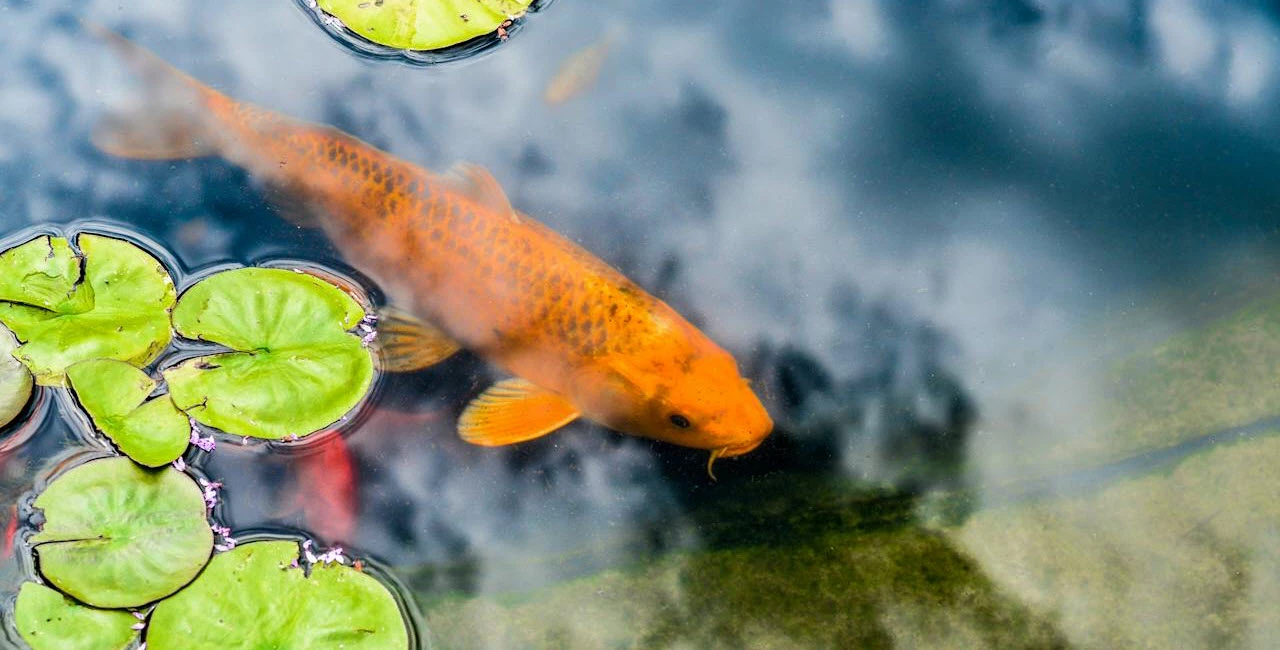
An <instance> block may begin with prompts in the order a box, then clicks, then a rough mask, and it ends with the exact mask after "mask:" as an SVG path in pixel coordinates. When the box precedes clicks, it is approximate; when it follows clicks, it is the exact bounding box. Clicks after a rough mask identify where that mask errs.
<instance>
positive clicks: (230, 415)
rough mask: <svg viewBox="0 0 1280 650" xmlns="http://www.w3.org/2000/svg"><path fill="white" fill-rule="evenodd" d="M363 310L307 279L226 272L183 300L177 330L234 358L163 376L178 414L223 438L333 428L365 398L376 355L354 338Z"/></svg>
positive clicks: (201, 361)
mask: <svg viewBox="0 0 1280 650" xmlns="http://www.w3.org/2000/svg"><path fill="white" fill-rule="evenodd" d="M363 318H364V309H363V308H361V307H360V304H359V303H357V302H356V301H355V300H353V299H352V298H351V296H348V295H347V294H346V293H344V292H343V291H342V290H341V289H338V288H337V287H335V286H333V285H331V284H329V283H327V282H325V281H323V280H321V279H319V278H317V277H314V276H312V275H308V274H305V273H297V272H294V271H288V270H283V269H260V268H245V269H236V270H234V271H225V272H223V273H219V274H217V275H214V276H212V277H210V278H208V279H206V280H203V281H201V282H200V283H198V284H196V285H195V286H194V287H191V288H190V289H188V290H187V291H186V292H185V293H183V295H182V297H181V299H180V300H179V301H178V306H177V307H176V308H174V311H173V325H174V328H175V329H177V331H178V333H179V334H181V335H182V336H185V337H187V338H191V339H200V340H204V341H210V342H214V343H219V344H221V345H225V346H227V347H229V348H231V349H232V350H236V351H235V352H228V353H223V354H215V355H211V356H206V357H200V358H196V359H191V360H188V361H186V362H184V363H182V364H180V365H178V366H176V367H174V368H170V369H169V370H166V371H165V373H164V375H165V379H166V380H167V381H168V384H169V394H170V396H171V398H172V399H173V402H174V404H176V405H177V406H178V408H180V409H182V410H184V411H186V412H187V413H188V414H189V415H191V417H193V418H195V419H196V420H197V421H199V422H201V423H202V424H206V425H208V426H211V427H216V428H218V429H221V430H223V431H226V432H227V433H231V434H235V435H241V436H253V437H257V438H267V439H275V440H278V439H281V438H286V437H289V436H291V435H297V436H304V435H307V434H310V433H314V432H315V431H319V430H320V429H323V428H325V427H327V426H328V425H330V424H333V423H334V422H336V421H337V420H338V419H339V418H341V417H342V416H343V415H344V414H346V413H347V412H348V411H350V410H351V409H352V408H353V407H355V405H356V404H358V403H359V402H360V400H361V399H362V398H363V397H364V395H365V393H366V392H368V390H369V386H370V385H371V384H372V382H373V357H372V355H371V354H370V352H369V350H368V349H366V348H365V347H364V346H363V344H362V343H361V341H360V339H359V338H358V337H356V336H355V335H353V334H351V333H350V332H349V330H351V329H352V328H354V327H355V326H356V325H357V324H359V322H360V321H361V319H363Z"/></svg>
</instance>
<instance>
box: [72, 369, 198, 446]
mask: <svg viewBox="0 0 1280 650" xmlns="http://www.w3.org/2000/svg"><path fill="white" fill-rule="evenodd" d="M67 379H68V380H70V382H71V388H72V389H73V390H74V391H75V394H76V399H78V400H79V401H80V405H81V406H83V407H84V410H85V411H86V412H87V413H88V414H89V417H91V418H93V423H94V425H96V426H97V427H98V429H100V430H101V431H102V432H103V433H105V434H107V437H108V438H111V441H112V442H114V443H116V446H117V447H119V448H120V451H122V452H124V453H125V455H127V456H129V457H130V458H132V459H134V460H135V461H137V462H139V463H141V464H143V465H146V466H148V467H159V466H161V465H164V464H167V463H171V462H173V461H174V460H175V459H176V458H178V457H179V456H181V455H182V452H184V451H186V449H187V444H188V441H189V440H190V439H191V422H190V420H188V419H187V416H186V415H184V414H183V413H182V412H181V411H179V410H178V407H176V406H174V405H173V401H172V400H170V399H169V396H167V395H163V396H160V397H157V398H155V399H153V400H150V401H146V399H147V397H148V396H149V395H151V392H152V391H154V390H155V389H156V382H155V381H153V380H152V379H151V378H150V377H148V376H147V374H146V373H145V372H142V371H141V370H139V369H137V368H135V367H133V366H131V365H129V364H127V363H125V362H123V361H114V360H111V359H95V360H93V361H81V362H80V363H77V364H75V365H74V366H71V367H70V368H67Z"/></svg>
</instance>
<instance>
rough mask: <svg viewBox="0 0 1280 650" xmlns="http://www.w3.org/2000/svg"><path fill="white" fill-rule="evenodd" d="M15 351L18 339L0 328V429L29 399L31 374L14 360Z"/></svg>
mask: <svg viewBox="0 0 1280 650" xmlns="http://www.w3.org/2000/svg"><path fill="white" fill-rule="evenodd" d="M16 349H18V339H15V338H13V333H12V332H10V331H9V330H7V329H5V328H4V327H3V326H0V427H3V426H5V425H7V424H9V423H10V422H12V421H13V419H14V418H16V417H18V415H19V414H20V413H22V409H23V408H24V407H26V405H27V401H28V400H30V399H31V388H32V383H33V382H32V380H31V372H30V371H28V370H27V367H26V366H24V365H22V363H20V362H19V361H18V360H17V359H15V358H14V356H13V352H14V350H16Z"/></svg>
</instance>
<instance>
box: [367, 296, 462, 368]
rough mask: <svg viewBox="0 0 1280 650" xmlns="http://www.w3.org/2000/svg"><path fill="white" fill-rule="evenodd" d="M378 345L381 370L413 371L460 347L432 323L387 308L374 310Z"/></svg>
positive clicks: (449, 354)
mask: <svg viewBox="0 0 1280 650" xmlns="http://www.w3.org/2000/svg"><path fill="white" fill-rule="evenodd" d="M378 348H379V349H380V350H381V352H382V354H381V355H380V358H381V360H382V368H383V369H384V370H386V371H388V372H413V371H415V370H422V369H423V368H429V367H431V366H434V365H435V364H437V363H440V362H441V361H444V360H445V359H448V358H449V357H450V356H452V355H453V353H455V352H457V351H458V350H460V349H462V346H460V345H458V342H457V341H454V340H453V339H451V338H449V336H448V335H447V334H445V333H444V332H441V331H440V330H438V329H436V328H435V326H433V325H430V324H428V323H425V322H423V321H421V320H419V319H417V318H415V317H414V316H412V315H410V314H409V313H407V312H405V311H403V310H400V309H397V308H395V307H387V308H384V309H382V310H380V311H379V312H378Z"/></svg>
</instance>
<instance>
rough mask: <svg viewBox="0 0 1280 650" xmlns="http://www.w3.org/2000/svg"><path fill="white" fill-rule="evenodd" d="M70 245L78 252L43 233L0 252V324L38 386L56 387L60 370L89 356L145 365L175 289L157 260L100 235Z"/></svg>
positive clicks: (159, 340) (156, 346)
mask: <svg viewBox="0 0 1280 650" xmlns="http://www.w3.org/2000/svg"><path fill="white" fill-rule="evenodd" d="M76 244H77V245H78V246H79V248H80V254H76V253H75V252H74V251H72V250H71V248H70V246H69V245H68V243H67V241H66V240H65V239H62V238H61V237H49V236H47V235H46V236H42V237H38V238H36V239H34V240H32V241H30V242H27V243H26V244H23V245H21V246H18V247H16V248H14V249H10V250H9V251H7V252H6V253H4V254H3V255H0V272H2V273H4V274H6V278H7V279H6V280H4V281H3V282H0V285H2V286H0V300H3V302H0V323H3V324H4V325H6V326H8V327H9V329H11V330H13V333H14V334H16V335H17V337H18V340H20V341H22V342H23V345H22V346H21V347H20V348H19V349H18V351H17V353H16V354H15V356H16V357H17V358H18V360H19V361H22V362H23V363H24V364H25V365H26V366H27V367H28V368H30V369H31V372H32V373H33V374H34V375H35V380H36V383H38V384H41V385H46V386H49V385H52V386H64V385H65V383H66V375H65V371H66V368H67V367H68V366H70V365H72V364H74V363H76V362H79V361H86V360H89V359H117V360H120V361H126V362H129V363H132V364H134V365H139V366H140V365H145V364H147V363H149V362H151V361H152V360H154V359H155V357H156V355H157V354H159V353H160V351H161V350H162V349H164V346H165V345H167V344H168V343H169V339H170V337H171V333H170V330H169V319H168V314H169V310H170V309H171V308H172V307H173V303H174V299H175V292H174V288H173V280H172V279H171V278H170V277H169V272H168V271H167V270H166V269H165V268H164V265H162V264H161V263H160V262H159V261H157V260H156V258H154V257H152V256H151V254H149V253H147V252H146V251H144V250H142V249H141V248H138V247H137V246H134V245H133V244H131V243H129V242H126V241H123V240H120V239H115V238H112V237H107V236H104V235H92V234H82V235H80V236H79V237H78V238H77V240H76ZM6 256H7V257H6ZM81 267H83V273H80V269H81ZM8 274H13V275H12V277H9V276H8Z"/></svg>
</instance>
